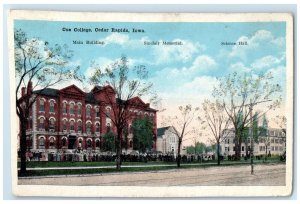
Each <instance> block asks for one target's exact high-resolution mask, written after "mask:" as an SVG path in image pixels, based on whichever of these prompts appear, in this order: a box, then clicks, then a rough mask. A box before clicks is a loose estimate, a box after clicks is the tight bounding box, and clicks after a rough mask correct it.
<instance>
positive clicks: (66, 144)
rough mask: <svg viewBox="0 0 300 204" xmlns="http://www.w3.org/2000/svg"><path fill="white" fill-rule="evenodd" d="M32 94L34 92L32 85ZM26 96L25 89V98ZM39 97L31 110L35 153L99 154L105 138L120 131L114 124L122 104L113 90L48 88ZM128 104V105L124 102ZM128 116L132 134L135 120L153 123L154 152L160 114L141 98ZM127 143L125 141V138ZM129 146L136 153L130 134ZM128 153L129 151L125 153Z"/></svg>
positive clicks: (133, 100)
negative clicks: (147, 118)
mask: <svg viewBox="0 0 300 204" xmlns="http://www.w3.org/2000/svg"><path fill="white" fill-rule="evenodd" d="M28 91H32V87H31V83H29V85H28V89H27V92H28ZM25 94H26V90H25V88H22V96H24V95H25ZM33 94H34V95H36V96H37V98H36V101H35V103H34V104H33V106H32V108H31V110H30V117H29V118H28V123H27V147H28V150H29V151H30V152H32V153H34V152H39V153H43V154H44V155H46V157H47V156H48V154H49V153H50V154H51V153H74V152H78V151H79V152H83V153H89V154H97V153H100V152H101V151H102V149H101V147H102V144H103V135H104V134H106V133H107V132H109V131H111V132H112V133H115V131H116V128H115V127H114V124H113V122H112V119H113V117H114V111H117V110H116V107H117V106H116V103H121V102H122V101H121V100H118V99H117V98H116V94H115V92H114V90H113V88H112V87H110V86H104V87H101V86H95V87H94V88H93V89H92V90H91V91H90V92H88V93H86V92H84V91H82V90H81V89H80V88H78V87H77V86H75V85H70V86H68V87H65V88H63V89H52V88H46V89H43V90H36V91H33ZM123 102H124V101H123ZM127 102H128V104H129V105H128V106H127V107H128V108H127V110H126V114H127V115H128V117H127V118H126V120H127V129H128V130H130V129H131V128H130V127H131V124H132V123H133V120H134V119H135V118H140V117H149V118H151V119H152V120H153V124H154V128H153V150H155V149H156V138H157V125H156V110H155V109H152V108H151V107H150V104H149V103H144V102H143V101H142V100H141V99H140V98H139V97H133V98H131V99H129V100H128V101H127ZM123 140H125V138H123ZM123 143H124V144H126V146H127V148H126V149H128V151H129V152H130V151H132V149H133V135H132V134H131V132H130V131H129V135H128V137H127V141H124V142H123ZM124 151H125V149H124Z"/></svg>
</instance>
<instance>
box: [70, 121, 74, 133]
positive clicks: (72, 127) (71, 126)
mask: <svg viewBox="0 0 300 204" xmlns="http://www.w3.org/2000/svg"><path fill="white" fill-rule="evenodd" d="M70 130H72V131H74V130H75V128H74V120H71V121H70Z"/></svg>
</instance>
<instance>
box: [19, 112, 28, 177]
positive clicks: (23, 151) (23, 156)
mask: <svg viewBox="0 0 300 204" xmlns="http://www.w3.org/2000/svg"><path fill="white" fill-rule="evenodd" d="M19 120H20V125H21V132H20V150H21V168H20V176H21V177H24V176H27V172H26V150H27V145H26V122H27V120H26V117H25V118H23V117H21V118H19Z"/></svg>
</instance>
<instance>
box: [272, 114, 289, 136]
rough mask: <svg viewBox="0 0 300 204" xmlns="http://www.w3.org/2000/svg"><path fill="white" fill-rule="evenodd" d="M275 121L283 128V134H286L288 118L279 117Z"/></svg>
mask: <svg viewBox="0 0 300 204" xmlns="http://www.w3.org/2000/svg"><path fill="white" fill-rule="evenodd" d="M274 121H275V123H276V124H277V125H278V126H279V127H280V128H281V130H282V132H284V133H285V134H286V123H287V119H286V117H285V116H281V115H277V116H276V118H275V119H274Z"/></svg>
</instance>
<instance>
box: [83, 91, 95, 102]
mask: <svg viewBox="0 0 300 204" xmlns="http://www.w3.org/2000/svg"><path fill="white" fill-rule="evenodd" d="M85 101H86V102H89V103H97V100H96V99H95V97H94V94H93V93H92V92H90V93H87V94H85Z"/></svg>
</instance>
